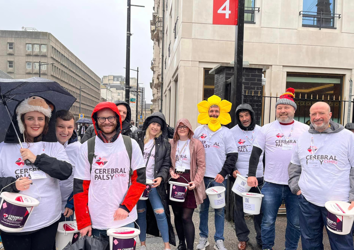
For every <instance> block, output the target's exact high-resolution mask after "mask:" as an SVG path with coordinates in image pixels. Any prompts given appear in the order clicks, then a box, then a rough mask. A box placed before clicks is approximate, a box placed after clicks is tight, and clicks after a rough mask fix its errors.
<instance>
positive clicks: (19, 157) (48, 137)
mask: <svg viewBox="0 0 354 250" xmlns="http://www.w3.org/2000/svg"><path fill="white" fill-rule="evenodd" d="M52 112H53V108H51V107H50V106H49V105H48V103H47V102H46V101H45V100H44V99H43V98H41V97H38V96H32V97H30V98H28V99H25V100H24V101H22V102H21V103H20V104H19V105H18V106H17V108H16V116H17V119H15V125H16V124H17V125H18V128H19V132H20V139H21V141H22V146H23V148H21V146H20V144H19V143H18V141H17V137H16V136H15V134H14V131H13V130H10V131H8V133H7V134H6V138H5V142H2V143H1V144H2V146H1V147H0V148H1V150H0V173H1V174H0V189H2V188H4V191H7V192H12V193H20V194H24V195H28V196H30V197H32V198H35V199H37V200H38V201H39V205H38V206H36V207H35V208H34V209H33V211H32V212H31V215H30V216H29V217H27V218H28V219H27V222H26V224H25V225H24V226H23V225H22V226H23V229H22V230H21V232H18V233H11V232H5V231H6V230H5V231H3V230H1V238H2V241H3V244H4V247H5V248H6V249H7V250H19V249H30V250H38V249H43V250H44V249H53V247H54V241H55V235H56V232H57V228H58V222H59V219H60V217H61V213H62V210H61V195H60V188H59V180H65V179H67V178H69V176H70V175H71V173H72V166H71V164H70V163H69V160H68V157H67V155H66V153H65V150H64V147H63V146H62V145H61V144H60V143H58V142H57V141H56V138H55V127H54V126H52V125H54V122H53V120H54V119H55V117H54V116H53V115H52ZM11 129H12V127H11ZM14 138H16V139H15V140H13V139H14ZM26 161H27V162H26ZM28 161H29V162H28ZM2 208H3V209H4V210H2V213H3V214H2V215H1V218H2V220H3V221H2V223H5V224H6V223H8V225H13V223H15V224H16V221H17V223H18V221H22V220H18V219H16V221H15V220H14V219H13V218H14V217H15V216H13V214H12V213H14V212H15V209H13V207H12V205H11V204H10V203H8V204H7V203H3V206H2ZM6 209H7V210H6ZM6 214H7V215H6ZM11 214H12V216H9V215H11ZM3 215H4V216H3ZM5 215H6V216H5ZM26 216H28V213H27V211H26V214H23V217H26ZM3 225H4V224H3ZM15 226H16V227H17V226H21V225H15Z"/></svg>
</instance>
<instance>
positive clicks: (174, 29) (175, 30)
mask: <svg viewBox="0 0 354 250" xmlns="http://www.w3.org/2000/svg"><path fill="white" fill-rule="evenodd" d="M177 23H178V17H177V18H176V22H175V27H174V28H173V33H174V34H175V39H176V38H177Z"/></svg>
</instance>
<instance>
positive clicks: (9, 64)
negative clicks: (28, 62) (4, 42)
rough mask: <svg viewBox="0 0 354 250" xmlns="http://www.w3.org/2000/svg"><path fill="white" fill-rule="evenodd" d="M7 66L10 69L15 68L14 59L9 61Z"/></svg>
mask: <svg viewBox="0 0 354 250" xmlns="http://www.w3.org/2000/svg"><path fill="white" fill-rule="evenodd" d="M7 67H8V68H9V69H13V68H14V61H7Z"/></svg>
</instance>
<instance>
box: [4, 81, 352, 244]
mask: <svg viewBox="0 0 354 250" xmlns="http://www.w3.org/2000/svg"><path fill="white" fill-rule="evenodd" d="M293 98H294V90H293V89H292V88H289V89H287V91H286V93H285V94H283V95H282V96H281V97H280V98H279V99H278V101H277V103H276V109H275V113H276V118H277V119H276V120H275V121H274V122H272V123H269V124H266V125H264V126H263V127H260V126H258V125H256V123H257V122H256V119H255V113H254V111H253V109H252V107H251V106H250V105H249V104H241V105H240V106H238V107H237V108H236V113H235V114H234V119H235V120H236V123H237V125H236V126H235V127H233V128H231V129H229V128H227V127H225V126H222V125H227V124H228V123H230V122H231V116H230V115H229V112H230V110H231V103H229V102H228V101H226V100H221V99H220V98H219V97H217V96H212V97H210V98H209V99H208V100H206V101H202V102H201V103H199V104H198V110H199V112H200V114H199V116H198V122H199V123H200V124H202V125H201V126H199V127H197V128H196V129H195V130H194V131H193V129H192V126H191V123H190V122H189V121H188V120H187V119H180V120H178V121H177V123H176V125H175V128H174V131H173V129H172V128H171V127H169V126H168V125H167V123H166V120H165V117H164V115H163V114H162V113H160V112H156V113H154V114H152V115H150V116H149V117H148V118H147V119H146V120H145V121H144V124H143V126H142V128H140V129H132V125H131V123H130V121H131V110H130V107H129V105H128V104H127V103H125V102H116V103H111V102H103V103H99V104H97V106H96V107H95V108H94V110H93V113H92V122H93V125H92V126H90V127H88V128H87V129H86V131H85V133H84V134H82V138H81V143H80V142H79V140H78V136H77V133H76V131H75V119H74V116H73V115H72V114H71V113H70V112H69V111H66V110H60V111H57V110H55V107H53V105H50V100H44V99H43V98H41V97H39V96H32V97H30V98H28V99H25V100H23V101H22V102H21V103H20V104H19V105H18V106H17V108H16V114H15V115H14V116H15V117H14V119H13V120H14V123H15V128H16V129H18V131H19V133H20V135H21V136H20V139H21V143H19V142H18V141H16V139H14V138H15V137H14V136H13V133H14V129H12V130H11V129H9V131H8V132H7V134H6V138H5V141H4V142H2V143H1V144H0V170H1V171H0V173H1V177H0V188H3V190H4V191H8V192H15V193H18V192H20V193H22V194H25V195H29V196H31V197H33V198H36V199H38V200H39V201H40V204H39V205H38V206H37V207H36V208H35V209H34V210H33V212H32V214H31V216H30V218H29V219H28V221H27V223H26V225H25V226H24V228H23V230H22V231H21V232H20V233H9V232H5V231H1V236H2V239H3V244H4V247H5V249H6V250H12V249H36V250H40V249H43V250H48V249H53V248H54V244H55V235H56V231H57V227H58V223H59V222H60V221H63V220H64V219H65V218H69V219H72V218H70V217H72V216H73V213H74V212H75V215H76V221H77V227H78V229H79V230H80V234H81V236H84V235H88V236H91V235H94V236H97V237H101V238H104V239H105V238H107V237H108V236H107V230H108V229H110V228H118V227H135V224H137V225H138V226H139V228H140V231H141V233H140V235H139V238H140V242H141V246H140V249H141V250H145V249H146V234H147V233H149V234H152V235H156V236H161V237H162V240H163V243H164V249H165V250H168V249H170V244H172V245H177V244H176V243H177V242H176V239H175V234H174V228H173V226H172V223H171V214H170V207H171V208H172V211H173V214H174V226H175V229H176V232H177V236H178V246H177V249H178V250H187V249H188V250H192V249H194V239H195V227H194V224H193V220H192V216H193V213H194V210H195V209H196V208H197V206H199V210H200V212H199V218H200V223H199V242H198V244H197V246H196V249H198V250H204V249H205V248H206V247H207V246H208V245H209V241H208V236H209V230H208V218H209V216H208V213H209V205H210V201H209V198H208V197H207V196H206V192H205V190H206V189H207V188H210V187H214V186H225V187H226V186H227V179H228V178H238V176H239V175H242V176H244V177H246V178H247V184H248V185H249V186H250V187H252V189H251V190H250V192H255V193H259V192H261V193H262V194H263V195H264V198H263V200H262V212H261V213H260V214H259V215H256V216H254V227H255V231H256V233H257V235H256V240H257V244H258V245H259V247H262V249H272V247H273V246H274V240H275V221H276V218H277V213H278V209H279V207H280V205H281V203H282V202H283V201H284V202H285V205H286V212H287V228H286V235H285V249H297V247H298V242H299V239H300V236H301V242H302V248H303V249H323V244H322V239H323V235H322V233H323V227H324V226H325V225H326V216H327V210H326V208H325V207H324V204H325V202H326V201H333V200H335V201H345V202H351V206H350V207H349V209H351V208H352V207H354V187H353V185H354V170H353V171H352V169H353V168H352V166H354V158H353V157H354V156H353V155H352V154H351V151H352V150H353V149H354V148H353V147H354V134H353V133H352V132H350V131H349V130H347V129H344V127H343V126H341V125H339V124H337V123H335V122H333V121H332V120H331V112H330V107H329V105H328V104H326V103H324V102H318V103H315V104H313V106H312V107H311V109H310V120H311V125H310V126H307V125H305V124H302V123H300V122H298V121H295V120H294V115H295V111H296V108H297V106H296V103H295V102H294V100H293ZM133 130H134V131H133ZM53 133H54V134H55V138H56V140H52V139H51V138H53V136H51V135H53ZM169 137H170V138H171V137H172V139H169ZM169 180H173V181H176V182H184V183H185V182H188V188H187V189H188V190H187V192H186V198H185V201H184V202H176V201H171V200H169ZM149 181H151V182H152V189H151V191H150V192H149V197H148V199H147V200H142V199H140V198H141V195H142V193H143V192H144V190H145V189H146V187H147V186H146V184H147V182H149ZM233 195H234V200H235V209H234V223H235V229H236V236H237V238H238V241H239V243H238V246H237V247H238V249H240V250H244V249H246V248H247V242H248V241H249V234H250V230H249V229H248V227H247V224H246V222H245V218H244V212H243V200H242V197H241V196H239V195H237V194H233ZM214 210H215V213H214V217H215V222H214V225H215V234H214V241H215V244H214V249H215V250H226V248H225V246H224V221H225V219H224V213H225V211H224V208H219V209H214ZM327 233H328V236H329V240H330V244H331V248H332V249H341V250H342V249H353V237H352V234H348V235H338V234H335V233H332V232H330V231H328V230H327Z"/></svg>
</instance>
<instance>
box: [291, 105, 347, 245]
mask: <svg viewBox="0 0 354 250" xmlns="http://www.w3.org/2000/svg"><path fill="white" fill-rule="evenodd" d="M331 117H332V113H331V109H330V106H329V105H328V104H327V103H325V102H316V103H315V104H313V105H312V106H311V108H310V119H311V126H310V129H309V130H308V131H306V132H305V133H303V134H302V136H301V137H300V138H299V139H298V142H297V145H296V146H295V150H294V152H293V156H292V159H291V162H290V165H289V187H290V189H291V191H292V192H293V193H294V194H296V195H297V196H298V199H299V207H300V215H299V217H300V227H301V244H302V249H304V250H310V249H323V243H322V239H323V227H324V226H325V225H328V223H327V222H328V221H329V220H332V223H331V224H330V227H331V229H332V230H333V231H338V232H341V230H342V229H343V228H342V227H343V224H342V223H343V222H342V221H341V220H340V219H338V218H340V216H336V215H330V216H329V214H328V211H327V209H326V208H325V203H326V202H327V201H345V202H350V203H351V205H350V206H349V210H351V209H352V208H353V207H354V154H353V152H354V134H353V133H352V132H351V131H348V130H346V129H344V127H343V126H342V125H339V124H337V123H335V122H333V121H332V120H331ZM348 205H349V204H348ZM331 216H332V217H333V218H332V217H331ZM326 230H327V234H328V238H329V242H330V244H331V249H338V250H349V249H350V250H352V249H353V235H352V233H349V234H347V235H339V234H336V233H333V232H331V231H330V230H328V228H327V227H326Z"/></svg>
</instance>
